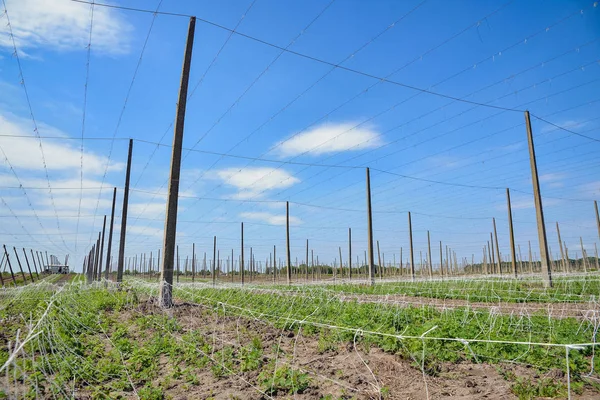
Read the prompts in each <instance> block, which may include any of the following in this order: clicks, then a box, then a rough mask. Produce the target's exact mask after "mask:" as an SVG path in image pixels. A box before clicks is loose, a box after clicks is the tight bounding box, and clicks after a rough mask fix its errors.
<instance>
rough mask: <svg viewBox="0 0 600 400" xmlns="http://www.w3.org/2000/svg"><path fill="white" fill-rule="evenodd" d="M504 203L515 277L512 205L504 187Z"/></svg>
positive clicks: (508, 193) (507, 190) (515, 256)
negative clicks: (506, 207)
mask: <svg viewBox="0 0 600 400" xmlns="http://www.w3.org/2000/svg"><path fill="white" fill-rule="evenodd" d="M506 203H507V206H508V231H509V235H510V236H509V237H510V255H511V259H512V269H513V273H514V274H515V278H516V277H517V255H516V251H515V232H514V230H513V219H512V207H511V205H510V190H509V189H508V188H506Z"/></svg>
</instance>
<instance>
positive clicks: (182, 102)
mask: <svg viewBox="0 0 600 400" xmlns="http://www.w3.org/2000/svg"><path fill="white" fill-rule="evenodd" d="M195 28H196V17H190V23H189V27H188V35H187V41H186V44H185V55H184V57H183V67H182V71H181V84H180V87H179V99H178V102H177V115H176V117H175V131H174V134H173V151H172V154H171V177H170V179H169V195H168V198H167V213H166V216H165V233H164V239H163V262H162V264H163V265H162V270H161V276H160V292H159V301H160V305H161V306H162V307H171V306H172V305H173V260H174V259H175V242H176V235H177V205H178V203H177V202H178V198H179V176H180V175H181V151H182V145H183V128H184V124H185V107H186V101H187V93H188V82H189V79H190V66H191V63H192V48H193V46H194V31H195Z"/></svg>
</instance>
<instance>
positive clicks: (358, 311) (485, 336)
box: [0, 275, 600, 399]
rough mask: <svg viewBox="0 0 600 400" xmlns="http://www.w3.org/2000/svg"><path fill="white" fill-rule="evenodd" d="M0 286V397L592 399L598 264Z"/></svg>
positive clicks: (596, 388)
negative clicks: (590, 270) (169, 295)
mask: <svg viewBox="0 0 600 400" xmlns="http://www.w3.org/2000/svg"><path fill="white" fill-rule="evenodd" d="M68 281H69V279H66V280H61V281H60V282H56V279H49V278H47V279H44V280H42V281H41V282H39V283H36V284H30V285H28V286H22V287H17V288H11V289H8V288H7V289H4V290H3V291H2V293H1V297H0V301H1V302H0V320H1V321H2V324H1V325H0V344H1V346H2V350H1V352H0V364H1V365H2V378H0V382H1V387H2V391H1V392H0V398H77V399H88V398H94V399H102V398H132V399H133V398H141V399H170V398H172V399H195V398H202V399H209V398H215V399H217V398H218V399H257V398H265V399H266V398H297V399H352V398H355V399H367V398H375V399H377V398H380V399H407V398H408V399H437V398H448V397H452V398H461V399H479V398H488V399H506V398H519V399H530V398H567V397H569V396H570V397H571V398H586V399H592V398H598V396H600V381H599V380H598V379H599V378H600V376H598V373H597V371H598V370H599V369H600V363H599V361H598V359H597V358H596V357H595V347H596V344H595V342H596V333H597V330H598V327H599V322H600V320H599V318H598V317H599V315H598V306H597V303H596V299H597V297H598V295H599V294H600V279H599V278H598V277H597V276H594V275H573V276H568V277H566V276H563V277H557V278H556V279H555V285H554V287H553V288H551V289H546V288H544V286H543V285H542V282H541V280H540V279H538V278H537V277H535V276H531V277H527V278H522V279H520V280H507V279H502V280H501V279H498V278H487V279H474V278H470V279H469V280H467V279H464V278H463V279H458V278H455V279H452V280H444V281H442V280H431V281H427V280H422V281H421V280H417V281H415V282H411V281H391V280H389V281H385V282H378V284H377V285H375V286H373V287H372V286H370V285H366V284H365V282H361V281H358V280H357V281H352V282H350V281H340V280H338V281H337V282H335V283H333V282H331V281H328V282H319V283H310V284H299V283H298V284H294V285H289V286H288V285H267V284H265V283H264V282H263V283H262V284H257V283H255V284H252V285H249V284H247V285H245V286H244V287H243V288H242V287H241V285H239V284H237V283H236V284H230V283H226V282H225V281H224V280H222V281H221V282H217V284H216V285H214V286H213V285H212V283H211V282H193V283H192V282H185V283H184V282H180V283H179V284H177V285H176V286H175V289H174V295H175V298H176V304H175V306H174V307H173V308H172V309H168V310H163V309H160V308H159V307H157V301H156V299H157V294H158V293H157V290H158V285H157V283H156V282H155V281H154V279H140V278H134V277H129V278H128V279H126V281H125V282H124V283H123V284H122V285H121V286H120V287H118V286H117V285H116V284H115V283H114V282H106V281H103V282H97V283H94V284H92V285H87V284H85V282H84V279H83V277H82V276H74V277H73V279H72V280H71V281H70V282H68Z"/></svg>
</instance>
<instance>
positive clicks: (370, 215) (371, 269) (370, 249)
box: [367, 168, 375, 286]
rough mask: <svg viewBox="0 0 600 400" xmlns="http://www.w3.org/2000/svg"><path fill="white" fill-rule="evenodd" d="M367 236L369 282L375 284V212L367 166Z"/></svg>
mask: <svg viewBox="0 0 600 400" xmlns="http://www.w3.org/2000/svg"><path fill="white" fill-rule="evenodd" d="M367 236H368V238H367V247H368V252H369V259H368V268H369V282H371V286H373V285H375V266H374V264H375V263H374V258H373V213H372V210H371V173H370V172H369V168H367Z"/></svg>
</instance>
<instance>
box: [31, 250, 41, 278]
mask: <svg viewBox="0 0 600 400" xmlns="http://www.w3.org/2000/svg"><path fill="white" fill-rule="evenodd" d="M29 251H31V258H32V259H33V268H35V276H36V278H38V279H40V274H39V273H38V269H37V265H36V263H35V256H34V255H33V249H29Z"/></svg>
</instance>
